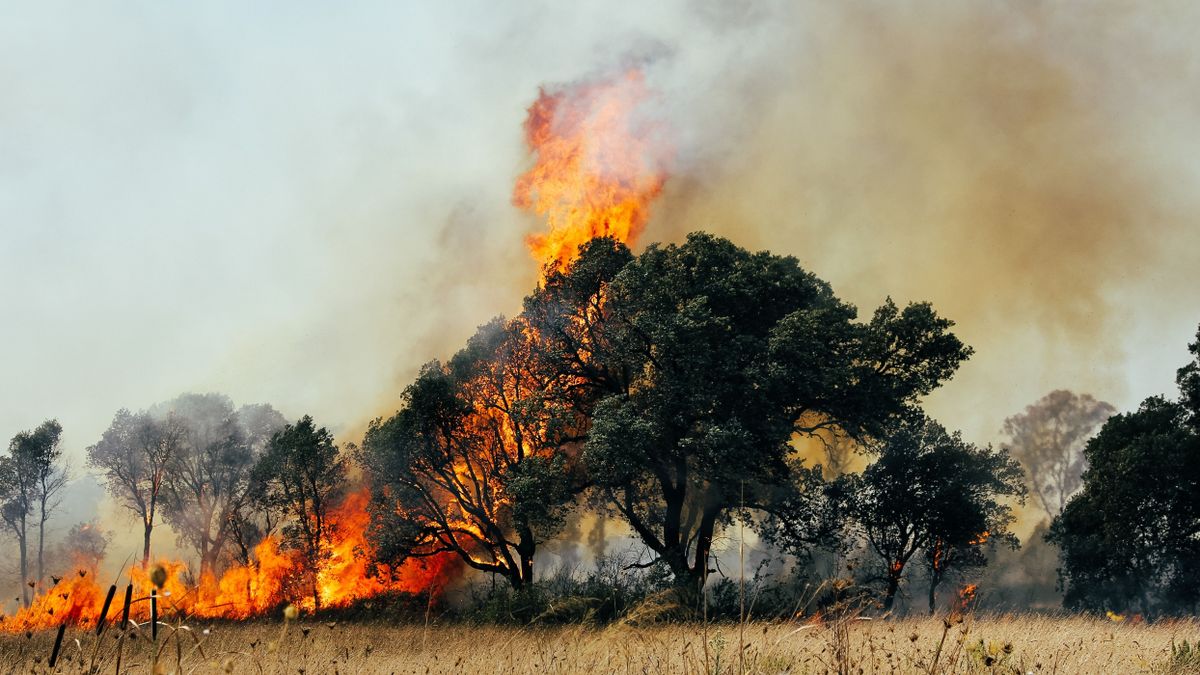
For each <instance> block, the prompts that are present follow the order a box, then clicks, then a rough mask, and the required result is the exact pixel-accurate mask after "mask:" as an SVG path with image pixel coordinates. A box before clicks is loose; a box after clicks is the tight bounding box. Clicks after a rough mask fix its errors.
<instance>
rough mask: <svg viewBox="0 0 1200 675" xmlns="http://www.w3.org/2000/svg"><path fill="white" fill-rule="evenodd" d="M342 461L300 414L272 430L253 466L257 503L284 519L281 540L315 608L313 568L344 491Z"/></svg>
mask: <svg viewBox="0 0 1200 675" xmlns="http://www.w3.org/2000/svg"><path fill="white" fill-rule="evenodd" d="M346 463H347V460H346V458H345V457H344V456H343V455H342V454H341V452H340V450H339V448H338V446H337V445H336V444H335V443H334V439H333V435H332V434H330V433H329V431H328V430H326V429H325V428H324V427H317V426H316V424H315V423H314V422H313V419H312V417H309V416H308V415H305V416H304V417H302V418H300V420H298V421H297V422H296V423H295V424H288V425H286V426H285V427H284V428H283V429H282V430H280V431H278V432H276V433H275V434H274V435H273V436H271V440H270V441H269V442H268V443H267V447H266V452H264V453H263V455H262V457H261V458H260V459H259V460H258V463H257V464H256V465H255V467H254V474H255V475H254V478H253V480H254V481H255V482H256V483H257V484H259V485H261V486H262V490H261V491H260V492H259V493H258V498H259V500H260V505H261V506H262V507H263V508H267V509H272V510H275V511H277V512H279V513H280V514H282V515H283V517H284V518H285V519H286V520H285V521H284V524H283V527H282V533H283V538H284V539H283V541H284V545H285V546H286V547H287V548H289V549H291V550H295V551H297V552H298V553H299V554H300V556H301V558H302V560H303V562H304V566H303V569H304V571H305V572H304V575H305V581H306V582H307V583H308V585H309V586H310V588H311V592H312V596H313V603H314V605H315V607H316V608H317V609H320V608H321V593H320V588H319V587H318V586H317V576H316V572H317V570H319V569H320V568H321V566H322V564H323V563H324V561H325V557H326V554H327V553H328V544H329V539H330V536H331V534H332V533H333V524H332V523H331V522H330V520H329V513H330V509H331V508H332V507H333V506H334V504H335V502H336V500H337V498H338V497H339V496H340V495H341V494H342V492H343V489H344V486H345V481H346Z"/></svg>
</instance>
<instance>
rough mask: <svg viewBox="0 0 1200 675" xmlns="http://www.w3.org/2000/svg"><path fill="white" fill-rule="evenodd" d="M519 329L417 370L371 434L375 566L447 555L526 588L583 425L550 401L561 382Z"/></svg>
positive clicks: (497, 326) (553, 524)
mask: <svg viewBox="0 0 1200 675" xmlns="http://www.w3.org/2000/svg"><path fill="white" fill-rule="evenodd" d="M526 328H527V326H526V324H524V323H523V322H521V321H512V322H508V321H504V320H502V319H497V320H494V321H492V322H491V323H489V324H486V325H484V326H482V327H481V328H480V329H479V331H478V332H477V333H476V334H475V336H474V337H472V338H471V340H470V341H469V342H468V344H467V347H466V348H465V349H463V350H462V351H460V352H459V353H458V354H456V355H455V356H454V358H452V359H451V360H450V362H449V363H447V364H444V365H443V364H440V363H437V362H434V363H430V364H428V365H427V366H425V368H424V369H422V371H421V374H420V376H419V377H418V378H417V381H416V382H415V383H413V385H412V386H410V387H409V388H408V389H407V390H406V391H405V393H404V407H403V408H402V409H401V410H400V411H399V412H398V413H397V414H396V415H395V416H393V417H392V418H390V419H388V420H387V421H382V420H376V421H375V422H374V423H373V424H372V425H371V427H370V429H369V430H368V432H367V436H366V439H365V441H364V444H363V447H364V452H365V454H366V457H367V458H368V459H367V461H366V466H367V467H368V471H369V473H370V475H371V477H372V485H373V488H374V489H373V492H372V494H373V497H374V500H373V507H372V515H373V528H372V532H373V539H374V540H375V541H376V542H377V544H378V547H377V548H378V555H379V556H380V557H381V559H383V560H387V561H389V562H393V563H395V562H402V561H403V560H405V559H408V558H422V557H428V556H432V555H437V554H440V553H445V552H451V553H454V554H456V555H458V556H459V557H460V558H461V559H462V560H463V561H464V562H465V563H466V564H467V565H468V566H470V567H472V568H474V569H477V570H480V571H484V572H490V573H493V574H498V575H500V576H502V577H503V578H505V579H506V580H507V581H508V582H509V584H510V585H511V586H512V587H513V588H515V589H520V588H522V587H524V586H525V585H526V584H528V583H529V582H531V581H532V580H533V574H534V567H533V564H534V556H535V554H536V552H537V547H538V543H539V542H540V541H543V540H544V539H545V538H547V537H549V536H551V535H552V534H553V533H555V532H556V531H558V530H559V529H560V528H561V527H562V525H563V522H564V512H565V509H566V507H567V506H568V505H569V503H570V502H571V500H572V499H573V498H574V497H575V495H576V494H577V493H578V492H579V490H580V489H581V488H580V487H579V480H578V477H577V473H576V471H575V470H574V467H573V464H574V462H573V460H572V458H571V457H570V456H569V453H567V452H564V448H565V447H566V446H568V445H569V444H571V443H575V444H576V445H577V444H578V441H579V434H580V433H581V425H582V424H583V423H584V421H583V420H581V419H580V416H579V414H578V413H577V412H576V411H574V410H573V409H572V408H571V407H570V406H569V405H567V404H565V403H564V402H563V401H562V400H559V399H557V398H556V397H555V395H554V392H555V391H556V390H557V389H558V387H557V386H556V385H555V384H554V383H553V382H552V380H553V379H554V378H555V376H556V374H555V373H554V371H552V370H548V369H543V368H541V367H540V365H541V363H540V362H539V360H538V359H537V358H536V357H534V356H533V354H532V350H531V345H530V341H531V334H530V332H529V331H527V330H526ZM575 454H577V453H575Z"/></svg>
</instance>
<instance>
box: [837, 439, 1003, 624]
mask: <svg viewBox="0 0 1200 675" xmlns="http://www.w3.org/2000/svg"><path fill="white" fill-rule="evenodd" d="M876 451H877V452H878V454H879V456H878V459H876V460H875V461H874V462H873V463H872V464H871V465H870V466H868V467H867V469H866V470H865V471H864V472H863V473H862V474H850V475H847V476H843V477H842V478H841V479H839V480H838V482H837V484H836V487H835V493H836V498H835V501H836V502H837V503H838V504H839V507H840V510H841V512H842V513H843V514H844V515H845V516H846V517H847V523H848V525H849V526H850V527H851V528H852V531H853V532H856V533H858V534H860V535H861V536H862V537H863V539H865V540H866V544H867V547H868V550H869V551H870V552H871V553H872V554H873V555H874V556H876V558H877V559H878V560H879V562H880V564H881V565H882V568H883V581H884V609H885V610H890V609H891V608H892V604H893V602H894V601H895V598H896V593H897V591H898V590H899V588H900V583H901V580H902V579H903V578H904V572H905V569H906V567H907V565H908V563H909V562H910V561H911V560H912V559H913V557H914V556H916V555H917V554H918V553H919V552H921V551H925V553H926V558H927V560H928V562H929V565H930V577H929V584H930V585H929V606H930V611H931V612H932V611H933V609H934V606H935V601H936V593H937V586H938V584H939V583H940V582H941V581H942V580H943V578H944V577H945V576H946V574H947V572H948V571H949V570H951V569H954V568H956V567H957V568H962V567H968V566H971V565H979V564H984V562H985V561H984V560H983V559H982V551H981V550H980V549H981V547H982V546H984V545H985V544H988V543H994V542H997V541H1003V542H1006V543H1008V544H1010V545H1012V546H1016V544H1017V542H1016V539H1015V538H1014V537H1013V536H1012V534H1011V533H1010V532H1009V531H1008V527H1009V526H1010V525H1011V523H1012V521H1013V516H1012V509H1011V508H1010V507H1009V506H1008V505H1006V504H1005V503H1004V502H1003V500H1004V499H1005V498H1015V499H1018V500H1021V499H1023V497H1024V494H1025V487H1024V485H1023V484H1022V482H1021V467H1020V465H1019V464H1017V463H1016V462H1015V461H1013V460H1012V458H1010V457H1009V456H1008V453H1007V452H1005V451H1004V450H1002V449H1001V450H996V449H993V448H991V447H985V448H980V447H977V446H974V445H972V444H970V443H967V442H965V441H964V440H963V439H962V437H961V436H960V435H959V434H958V433H954V434H950V433H947V431H946V430H945V429H944V428H942V426H941V425H940V424H937V423H936V422H934V421H932V420H929V419H926V418H924V417H923V416H915V417H912V418H909V419H906V420H904V421H902V422H901V423H900V424H898V425H897V426H896V427H895V428H894V429H893V430H892V431H890V432H889V433H887V434H886V435H885V436H884V437H883V439H882V442H881V443H880V444H879V445H878V448H877V450H876Z"/></svg>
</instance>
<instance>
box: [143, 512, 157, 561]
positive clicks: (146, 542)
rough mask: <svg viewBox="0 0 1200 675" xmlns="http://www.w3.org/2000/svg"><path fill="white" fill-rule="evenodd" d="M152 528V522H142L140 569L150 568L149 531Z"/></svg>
mask: <svg viewBox="0 0 1200 675" xmlns="http://www.w3.org/2000/svg"><path fill="white" fill-rule="evenodd" d="M153 530H154V525H153V524H151V523H143V524H142V569H149V568H150V533H151V532H152V531H153Z"/></svg>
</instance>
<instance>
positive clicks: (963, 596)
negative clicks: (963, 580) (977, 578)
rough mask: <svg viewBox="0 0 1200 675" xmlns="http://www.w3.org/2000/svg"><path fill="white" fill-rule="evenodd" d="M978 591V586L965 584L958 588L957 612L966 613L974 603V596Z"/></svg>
mask: <svg viewBox="0 0 1200 675" xmlns="http://www.w3.org/2000/svg"><path fill="white" fill-rule="evenodd" d="M978 591H979V584H967V585H966V586H963V587H962V588H960V589H959V591H958V605H957V609H958V611H960V612H964V611H966V610H967V609H968V608H969V607H970V606H971V605H972V604H973V603H974V602H975V594H976V593H977V592H978Z"/></svg>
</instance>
